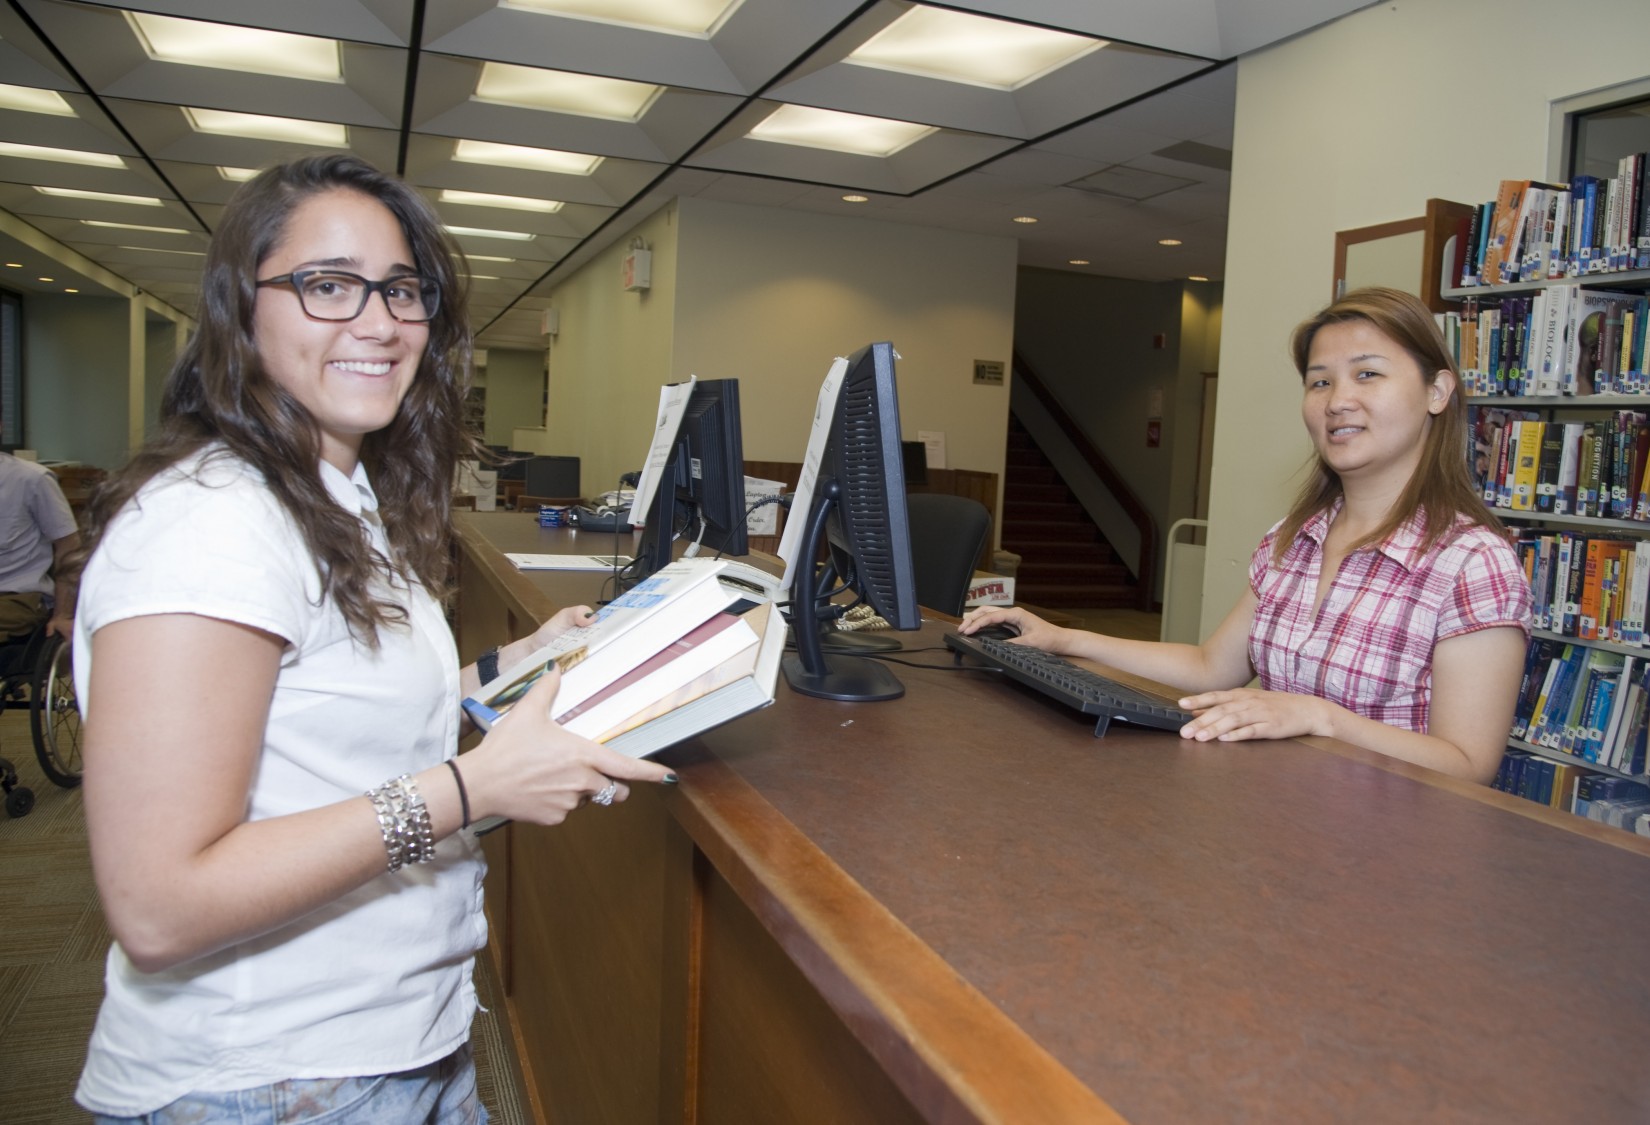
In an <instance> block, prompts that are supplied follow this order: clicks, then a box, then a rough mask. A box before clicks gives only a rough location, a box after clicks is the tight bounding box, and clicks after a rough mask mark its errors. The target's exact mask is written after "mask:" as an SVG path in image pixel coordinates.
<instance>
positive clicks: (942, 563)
mask: <svg viewBox="0 0 1650 1125" xmlns="http://www.w3.org/2000/svg"><path fill="white" fill-rule="evenodd" d="M905 503H906V510H907V511H908V512H909V514H910V518H911V564H912V566H913V567H914V568H915V571H916V580H917V602H918V603H919V604H921V605H925V606H927V607H928V608H929V609H933V610H938V611H939V612H941V613H949V614H951V615H952V616H953V617H960V616H961V615H962V611H963V599H964V598H965V597H966V596H967V594H968V584H969V580H970V579H971V578H973V577H974V567H975V564H976V563H977V562H978V561H979V558H980V552H981V550H983V549H984V547H985V537H986V535H987V534H988V533H989V532H990V530H991V513H990V512H989V511H987V510H986V508H985V506H984V505H982V504H981V503H980V502H979V501H977V500H970V499H969V498H968V497H966V496H948V495H945V494H943V493H937V492H914V493H912V494H911V495H909V496H907V497H906V500H905Z"/></svg>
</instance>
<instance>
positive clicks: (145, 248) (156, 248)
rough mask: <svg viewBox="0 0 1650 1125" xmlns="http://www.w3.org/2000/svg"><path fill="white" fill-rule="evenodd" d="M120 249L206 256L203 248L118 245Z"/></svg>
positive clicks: (148, 252) (149, 252)
mask: <svg viewBox="0 0 1650 1125" xmlns="http://www.w3.org/2000/svg"><path fill="white" fill-rule="evenodd" d="M117 249H120V250H137V251H140V252H141V253H144V254H187V255H188V256H189V257H191V258H204V257H206V251H205V250H167V249H165V248H164V247H160V246H120V247H117Z"/></svg>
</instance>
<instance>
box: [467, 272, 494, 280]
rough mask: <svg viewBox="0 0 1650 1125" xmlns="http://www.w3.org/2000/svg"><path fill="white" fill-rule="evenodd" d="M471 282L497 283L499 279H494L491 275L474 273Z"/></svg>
mask: <svg viewBox="0 0 1650 1125" xmlns="http://www.w3.org/2000/svg"><path fill="white" fill-rule="evenodd" d="M470 280H471V281H497V280H498V278H496V277H494V276H493V275H492V274H490V273H472V274H471V275H470Z"/></svg>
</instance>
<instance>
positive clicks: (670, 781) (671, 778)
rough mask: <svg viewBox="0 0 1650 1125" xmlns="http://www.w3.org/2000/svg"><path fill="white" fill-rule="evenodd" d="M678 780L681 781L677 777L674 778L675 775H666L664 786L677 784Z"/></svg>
mask: <svg viewBox="0 0 1650 1125" xmlns="http://www.w3.org/2000/svg"><path fill="white" fill-rule="evenodd" d="M680 780H682V779H681V778H679V777H677V776H676V775H675V774H673V773H667V774H665V784H666V785H675V784H676V783H677V782H678V781H680Z"/></svg>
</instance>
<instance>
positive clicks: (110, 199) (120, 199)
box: [34, 184, 161, 207]
mask: <svg viewBox="0 0 1650 1125" xmlns="http://www.w3.org/2000/svg"><path fill="white" fill-rule="evenodd" d="M34 190H35V191H38V192H39V193H40V194H41V195H57V196H61V197H63V198H64V199H86V200H92V201H94V202H97V203H130V204H132V205H133V206H136V207H159V206H160V205H161V202H160V200H159V199H157V198H156V197H154V196H152V195H116V194H115V193H114V192H109V191H81V190H80V189H79V188H66V187H41V186H40V185H39V184H36V185H35V188H34Z"/></svg>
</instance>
